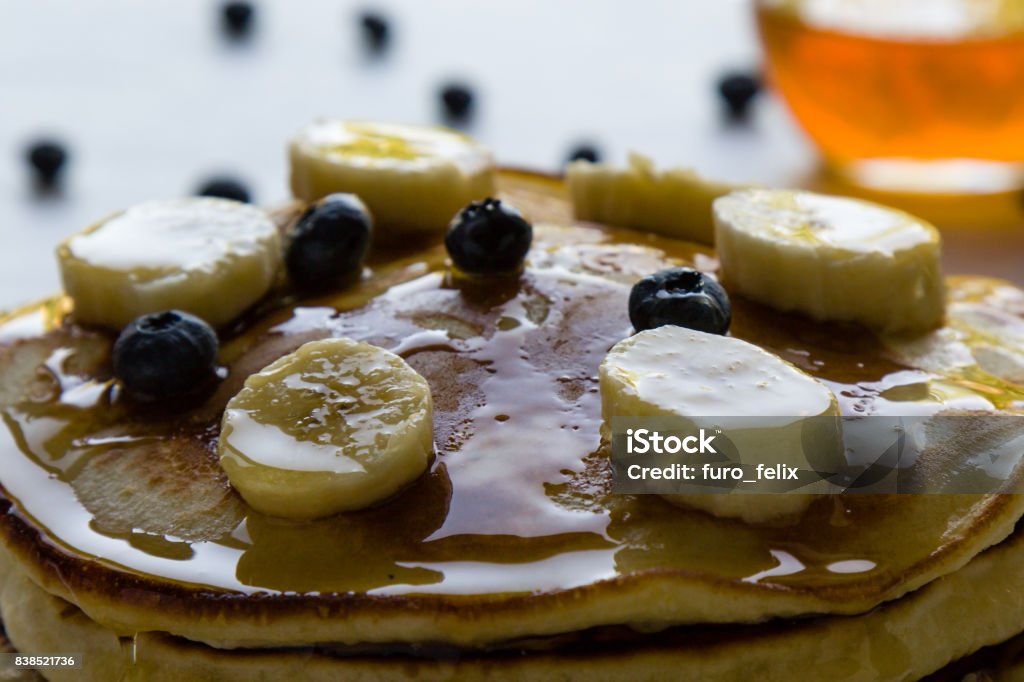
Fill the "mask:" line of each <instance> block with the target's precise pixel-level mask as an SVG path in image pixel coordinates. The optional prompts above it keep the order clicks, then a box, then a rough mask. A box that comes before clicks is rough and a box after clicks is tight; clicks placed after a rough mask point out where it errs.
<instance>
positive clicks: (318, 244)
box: [285, 194, 373, 291]
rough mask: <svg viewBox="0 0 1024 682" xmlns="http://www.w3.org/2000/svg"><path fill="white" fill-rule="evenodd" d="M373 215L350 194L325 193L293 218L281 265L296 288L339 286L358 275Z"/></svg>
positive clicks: (321, 288) (366, 248) (315, 288)
mask: <svg viewBox="0 0 1024 682" xmlns="http://www.w3.org/2000/svg"><path fill="white" fill-rule="evenodd" d="M372 235H373V218H371V217H370V213H369V211H367V210H366V206H365V205H364V204H363V202H362V201H360V199H359V197H357V196H356V195H354V194H328V195H327V196H325V197H324V198H323V199H321V200H320V201H318V202H316V203H315V204H313V205H312V206H310V207H309V208H308V209H306V212H305V213H303V214H302V215H301V216H300V217H299V219H298V220H297V221H296V223H295V226H294V227H293V228H292V230H291V233H290V235H289V239H288V247H287V251H286V253H285V265H286V266H287V268H288V276H289V277H290V278H291V280H292V282H293V283H294V284H295V285H296V286H297V287H298V288H300V289H305V290H310V291H315V290H324V289H330V288H332V287H336V286H339V285H341V284H344V283H346V282H348V281H351V280H352V279H354V278H355V277H358V276H359V273H360V268H361V265H362V262H363V258H365V257H366V252H367V251H368V250H369V248H370V238H371V237H372Z"/></svg>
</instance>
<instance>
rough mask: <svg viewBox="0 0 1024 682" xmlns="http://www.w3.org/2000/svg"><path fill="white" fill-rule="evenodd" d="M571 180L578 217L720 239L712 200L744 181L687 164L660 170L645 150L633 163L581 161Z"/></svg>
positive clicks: (682, 236)
mask: <svg viewBox="0 0 1024 682" xmlns="http://www.w3.org/2000/svg"><path fill="white" fill-rule="evenodd" d="M566 183H567V185H568V187H569V194H570V196H571V197H572V208H573V213H574V214H575V216H576V218H577V219H578V220H592V221H595V222H599V223H604V224H606V225H619V226H621V227H631V228H634V229H638V230H648V231H650V232H657V233H659V234H664V235H668V236H669V237H675V238H677V239H685V240H687V241H693V242H698V243H701V244H712V243H714V222H713V221H712V218H711V202H712V201H714V200H715V199H717V198H718V197H720V196H722V195H725V194H728V193H729V192H731V191H733V190H737V189H742V187H741V186H740V185H732V184H729V183H725V182H715V181H712V180H707V179H705V178H702V177H700V176H699V175H697V174H696V173H695V172H694V171H692V170H689V169H685V168H672V169H666V170H662V171H659V170H657V169H655V167H654V163H653V162H652V161H651V160H650V159H648V158H647V157H645V156H642V155H640V154H636V153H633V154H630V155H629V166H627V167H626V168H616V167H614V166H612V165H610V164H605V163H590V162H587V161H575V162H573V163H570V164H569V166H568V168H567V169H566Z"/></svg>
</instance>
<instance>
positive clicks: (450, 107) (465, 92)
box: [441, 83, 474, 120]
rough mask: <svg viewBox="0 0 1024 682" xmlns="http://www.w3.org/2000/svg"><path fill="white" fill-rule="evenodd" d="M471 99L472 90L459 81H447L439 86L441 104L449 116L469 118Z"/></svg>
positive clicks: (458, 118) (471, 105)
mask: <svg viewBox="0 0 1024 682" xmlns="http://www.w3.org/2000/svg"><path fill="white" fill-rule="evenodd" d="M473 99H474V98H473V91H472V90H470V89H469V87H468V86H466V85H462V84H461V83H449V84H447V85H445V86H444V87H443V88H441V104H442V105H443V106H444V112H445V115H446V116H447V117H449V118H452V119H456V120H463V119H467V118H469V117H470V115H471V114H472V113H473Z"/></svg>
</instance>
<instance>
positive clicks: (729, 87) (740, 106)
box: [718, 73, 761, 118]
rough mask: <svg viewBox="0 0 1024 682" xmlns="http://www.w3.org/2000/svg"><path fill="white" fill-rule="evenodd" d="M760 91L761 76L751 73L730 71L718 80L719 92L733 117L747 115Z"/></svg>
mask: <svg viewBox="0 0 1024 682" xmlns="http://www.w3.org/2000/svg"><path fill="white" fill-rule="evenodd" d="M760 91H761V78H760V77H759V76H757V75H753V74H749V73H728V74H725V75H724V76H722V77H721V78H720V79H719V81H718V94H719V95H721V96H722V100H723V101H724V102H725V106H726V108H727V109H728V111H729V115H730V116H732V117H733V118H743V117H744V116H746V115H747V110H748V109H749V108H750V102H751V101H752V100H753V99H754V97H756V96H757V94H758V93H759V92H760Z"/></svg>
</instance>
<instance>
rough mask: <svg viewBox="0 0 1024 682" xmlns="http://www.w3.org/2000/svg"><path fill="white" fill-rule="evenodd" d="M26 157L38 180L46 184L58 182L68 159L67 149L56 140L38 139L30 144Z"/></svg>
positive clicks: (50, 184)
mask: <svg viewBox="0 0 1024 682" xmlns="http://www.w3.org/2000/svg"><path fill="white" fill-rule="evenodd" d="M25 158H26V159H28V162H29V164H30V165H31V166H32V169H33V170H34V171H35V175H36V180H37V181H38V182H39V183H40V184H42V185H45V186H48V187H49V186H52V185H55V184H56V183H57V179H58V178H59V177H60V172H61V170H63V168H64V165H65V164H66V163H67V160H68V153H67V150H66V149H65V148H64V145H62V144H61V143H60V142H57V141H55V140H37V141H35V142H33V143H32V144H31V145H29V147H28V150H27V151H26V152H25Z"/></svg>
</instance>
